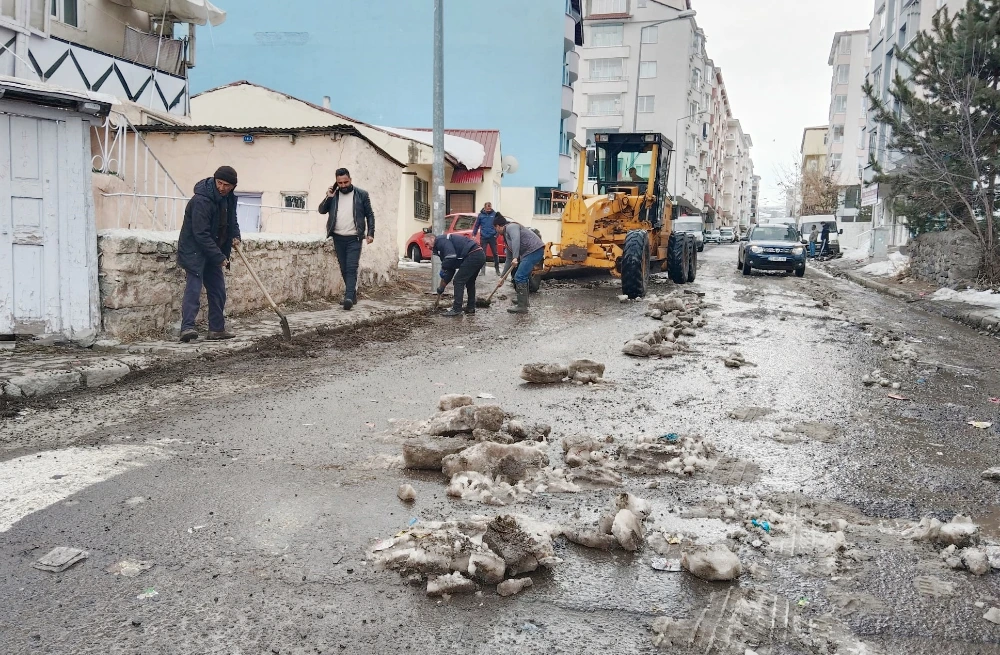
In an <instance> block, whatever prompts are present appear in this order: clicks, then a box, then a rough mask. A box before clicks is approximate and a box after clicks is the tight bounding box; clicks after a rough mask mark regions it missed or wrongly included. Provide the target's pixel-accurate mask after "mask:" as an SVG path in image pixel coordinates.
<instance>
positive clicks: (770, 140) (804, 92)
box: [691, 0, 875, 205]
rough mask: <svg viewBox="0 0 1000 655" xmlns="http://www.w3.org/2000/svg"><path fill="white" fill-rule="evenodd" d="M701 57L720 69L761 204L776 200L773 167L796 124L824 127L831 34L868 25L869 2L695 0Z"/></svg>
mask: <svg viewBox="0 0 1000 655" xmlns="http://www.w3.org/2000/svg"><path fill="white" fill-rule="evenodd" d="M691 4H692V8H693V9H695V10H696V11H697V12H698V16H697V18H696V20H697V21H698V25H699V26H701V28H702V29H704V30H705V36H706V38H707V45H708V56H709V57H711V58H712V60H713V61H715V65H716V66H719V67H721V68H722V77H723V80H725V83H726V89H727V90H728V92H729V100H730V102H731V103H732V106H733V113H734V115H735V116H736V118H738V119H740V123H741V124H742V125H743V129H744V130H745V131H747V132H749V133H750V136H751V138H752V139H753V144H754V147H753V151H752V153H753V160H754V168H755V173H756V174H757V175H760V176H761V177H762V178H763V179H762V180H761V186H762V189H761V196H762V201H761V203H760V204H761V205H766V204H774V203H776V202H780V201H781V200H782V197H781V194H780V193H779V191H778V189H777V185H776V178H777V175H776V173H775V169H776V168H777V167H779V166H780V165H782V164H787V163H788V162H790V161H791V158H792V157H793V156H794V155H795V154H796V153H798V151H799V146H800V144H801V141H802V129H803V128H805V127H807V126H812V125H825V124H826V123H827V120H828V119H827V112H828V110H829V108H830V80H831V76H832V71H831V70H830V67H829V66H828V65H827V63H826V62H827V59H828V58H829V56H830V46H831V45H832V44H833V35H834V34H836V33H837V32H843V31H847V30H860V29H867V28H868V26H869V24H870V23H871V20H872V16H873V15H874V13H875V1H874V0H694V1H693V2H692V3H691Z"/></svg>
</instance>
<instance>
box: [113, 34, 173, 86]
mask: <svg viewBox="0 0 1000 655" xmlns="http://www.w3.org/2000/svg"><path fill="white" fill-rule="evenodd" d="M186 50H187V42H186V41H180V40H178V39H168V38H162V39H161V38H160V37H158V36H157V35H155V34H147V33H145V32H140V31H139V30H137V29H135V28H132V27H126V28H125V48H124V50H123V52H122V59H127V60H128V61H131V62H135V63H136V64H141V65H143V66H149V67H150V68H155V69H156V70H161V71H163V72H164V73H170V74H171V75H183V74H184V64H185V60H186V59H187V57H186V55H187V52H186Z"/></svg>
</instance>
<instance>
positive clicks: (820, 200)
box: [801, 169, 840, 216]
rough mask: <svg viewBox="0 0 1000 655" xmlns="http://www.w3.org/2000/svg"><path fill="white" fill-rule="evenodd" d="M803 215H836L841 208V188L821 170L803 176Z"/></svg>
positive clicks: (809, 171)
mask: <svg viewBox="0 0 1000 655" xmlns="http://www.w3.org/2000/svg"><path fill="white" fill-rule="evenodd" d="M801 195H802V215H803V216H816V215H820V214H836V213H837V209H839V208H840V187H839V186H837V182H836V181H835V180H834V179H833V177H832V176H831V175H830V174H829V173H827V172H824V171H821V170H818V169H817V170H807V171H806V172H804V173H803V174H802V192H801Z"/></svg>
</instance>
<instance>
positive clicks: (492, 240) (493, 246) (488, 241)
mask: <svg viewBox="0 0 1000 655" xmlns="http://www.w3.org/2000/svg"><path fill="white" fill-rule="evenodd" d="M479 245H481V246H482V247H483V254H484V255H485V254H486V246H489V247H490V252H491V253H492V254H493V268H500V253H498V252H497V235H495V234H494V235H493V236H491V237H484V236H480V237H479ZM483 272H484V273H485V272H486V264H483Z"/></svg>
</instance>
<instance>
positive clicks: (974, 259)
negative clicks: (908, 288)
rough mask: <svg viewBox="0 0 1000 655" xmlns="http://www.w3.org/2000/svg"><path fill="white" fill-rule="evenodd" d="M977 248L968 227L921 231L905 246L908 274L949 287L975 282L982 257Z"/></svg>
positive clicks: (977, 245)
mask: <svg viewBox="0 0 1000 655" xmlns="http://www.w3.org/2000/svg"><path fill="white" fill-rule="evenodd" d="M980 248H981V246H980V243H979V239H977V238H976V236H975V235H973V234H972V233H971V232H969V231H968V230H947V231H945V232H928V233H926V234H921V235H920V236H919V237H917V238H916V239H912V240H911V241H910V243H909V246H908V250H909V254H910V274H911V275H913V276H914V277H916V278H918V279H920V280H925V281H927V282H932V283H934V284H939V285H941V286H943V287H948V288H951V289H958V288H965V287H968V286H974V285H975V284H976V278H978V277H979V270H980V268H981V267H982V261H983V258H982V253H981V252H980Z"/></svg>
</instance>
